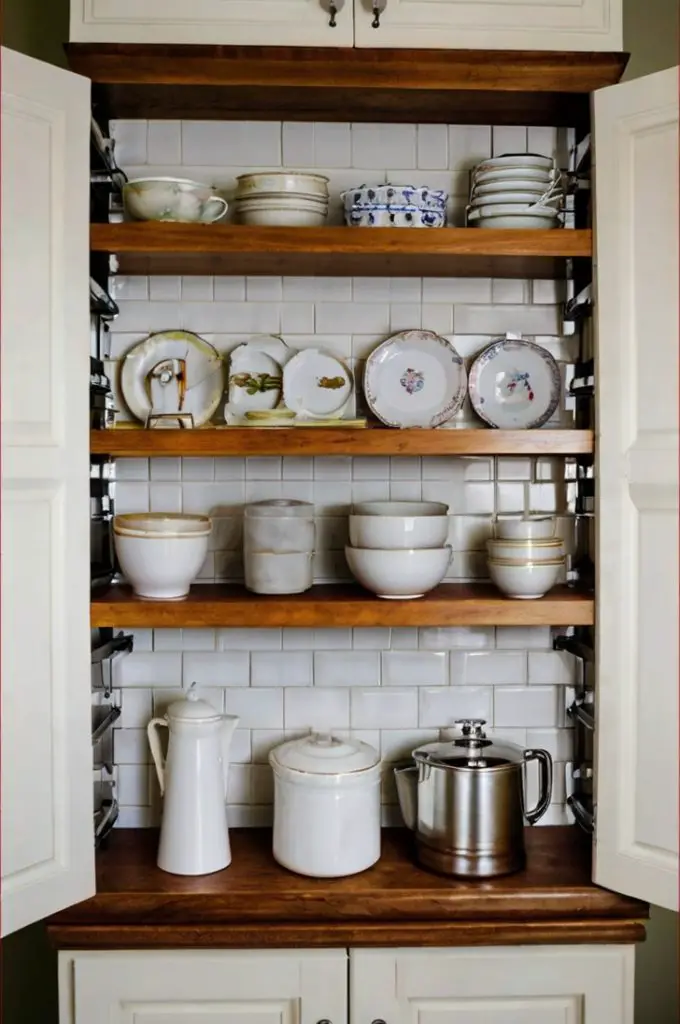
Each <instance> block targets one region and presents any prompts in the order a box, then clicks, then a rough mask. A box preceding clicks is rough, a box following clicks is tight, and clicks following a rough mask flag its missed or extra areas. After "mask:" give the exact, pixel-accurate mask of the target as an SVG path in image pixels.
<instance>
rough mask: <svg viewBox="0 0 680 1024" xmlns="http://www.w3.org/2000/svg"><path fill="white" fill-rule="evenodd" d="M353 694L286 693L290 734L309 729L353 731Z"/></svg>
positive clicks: (332, 691)
mask: <svg viewBox="0 0 680 1024" xmlns="http://www.w3.org/2000/svg"><path fill="white" fill-rule="evenodd" d="M351 692H352V691H351V690H350V689H349V688H342V689H330V688H328V689H316V687H311V688H306V689H296V688H294V687H288V688H287V689H286V690H284V691H283V697H284V708H285V725H286V731H288V730H291V729H297V730H302V731H307V730H309V729H318V730H328V729H333V728H336V729H347V728H349V724H350V713H349V706H350V705H349V698H350V693H351ZM362 724H365V723H362Z"/></svg>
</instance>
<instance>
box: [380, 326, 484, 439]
mask: <svg viewBox="0 0 680 1024" xmlns="http://www.w3.org/2000/svg"><path fill="white" fill-rule="evenodd" d="M364 392H365V394H366V401H367V402H368V405H369V408H370V409H371V412H373V413H374V414H375V415H376V416H377V417H378V419H379V420H382V422H383V423H386V424H387V426H388V427H438V426H440V424H442V423H446V421H447V420H450V419H451V417H452V416H455V414H456V413H457V412H458V410H459V409H460V408H461V406H462V404H463V401H464V399H465V392H466V374H465V366H464V364H463V360H462V359H461V357H460V356H459V355H458V353H457V352H456V350H455V348H454V347H453V345H452V344H451V343H450V342H449V341H447V340H446V339H445V338H441V337H440V336H439V335H438V334H434V333H433V332H432V331H400V333H399V334H395V335H394V336H393V337H391V338H388V339H387V341H384V342H383V343H382V345H378V347H377V348H376V349H374V350H373V352H371V354H370V356H369V357H368V359H367V361H366V369H365V371H364Z"/></svg>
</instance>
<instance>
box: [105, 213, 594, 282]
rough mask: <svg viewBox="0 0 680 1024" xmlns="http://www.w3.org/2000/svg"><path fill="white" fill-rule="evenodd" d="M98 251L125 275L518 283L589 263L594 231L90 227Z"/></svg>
mask: <svg viewBox="0 0 680 1024" xmlns="http://www.w3.org/2000/svg"><path fill="white" fill-rule="evenodd" d="M90 246H91V249H92V250H93V252H105V253H115V255H116V256H117V257H118V260H119V271H120V273H121V274H186V275H190V274H201V275H212V274H224V275H227V274H250V275H257V274H270V275H275V276H277V275H282V274H288V275H294V276H307V275H313V276H317V277H352V276H362V277H386V276H387V277H457V276H463V277H514V278H545V279H549V280H553V279H555V278H559V277H563V276H564V275H565V274H566V260H567V259H568V258H579V257H583V258H586V259H588V258H590V257H591V256H592V251H593V240H592V232H591V231H590V230H578V231H576V230H570V229H561V230H560V229H557V230H553V231H549V230H535V229H534V230H523V231H517V230H512V229H507V230H501V229H496V230H492V229H480V228H441V229H436V230H435V229H432V230H429V231H428V230H420V231H418V230H414V229H413V228H363V229H362V228H348V227H323V228H285V227H282V228H266V227H248V226H245V225H234V224H210V225H206V224H170V223H158V222H155V223H147V222H145V223H141V222H140V223H118V224H93V225H92V227H91V231H90Z"/></svg>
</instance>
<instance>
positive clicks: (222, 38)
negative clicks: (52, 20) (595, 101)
mask: <svg viewBox="0 0 680 1024" xmlns="http://www.w3.org/2000/svg"><path fill="white" fill-rule="evenodd" d="M334 6H335V12H336V13H335V15H334V16H333V12H332V9H331V7H332V4H331V0H249V2H248V3H247V4H244V3H243V2H242V0H193V2H192V0H71V31H70V38H71V41H72V42H88V43H92V42H97V43H214V44H216V45H223V46H229V45H232V46H234V45H236V46H242V45H251V46H262V45H264V46H267V45H277V46H357V47H368V48H373V47H404V48H407V49H411V48H413V47H424V48H433V49H466V48H469V49H485V50H503V49H507V50H513V49H515V50H620V49H621V47H622V6H621V0H582V2H581V3H566V4H565V3H562V2H560V0H543V2H542V3H540V4H536V3H531V2H529V0H506V2H505V3H503V4H502V7H501V10H502V16H499V7H498V4H495V3H491V2H489V0H437V2H432V0H335V3H334ZM331 22H334V24H331Z"/></svg>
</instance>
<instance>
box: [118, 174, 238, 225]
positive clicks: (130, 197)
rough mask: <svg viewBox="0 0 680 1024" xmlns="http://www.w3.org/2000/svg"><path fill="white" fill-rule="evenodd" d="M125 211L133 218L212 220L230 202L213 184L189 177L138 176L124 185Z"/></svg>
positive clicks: (214, 219)
mask: <svg viewBox="0 0 680 1024" xmlns="http://www.w3.org/2000/svg"><path fill="white" fill-rule="evenodd" d="M123 205H124V206H125V212H126V213H127V215H128V216H129V217H132V218H133V219H134V220H169V221H178V222H181V223H184V224H212V223H213V221H216V220H219V219H220V218H221V217H224V215H225V213H226V212H227V203H226V201H225V200H224V199H222V197H221V196H218V195H215V190H214V189H213V188H212V187H211V186H210V185H203V184H201V182H200V181H190V180H189V179H188V178H135V179H134V180H133V181H128V182H127V183H126V184H125V185H123Z"/></svg>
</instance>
